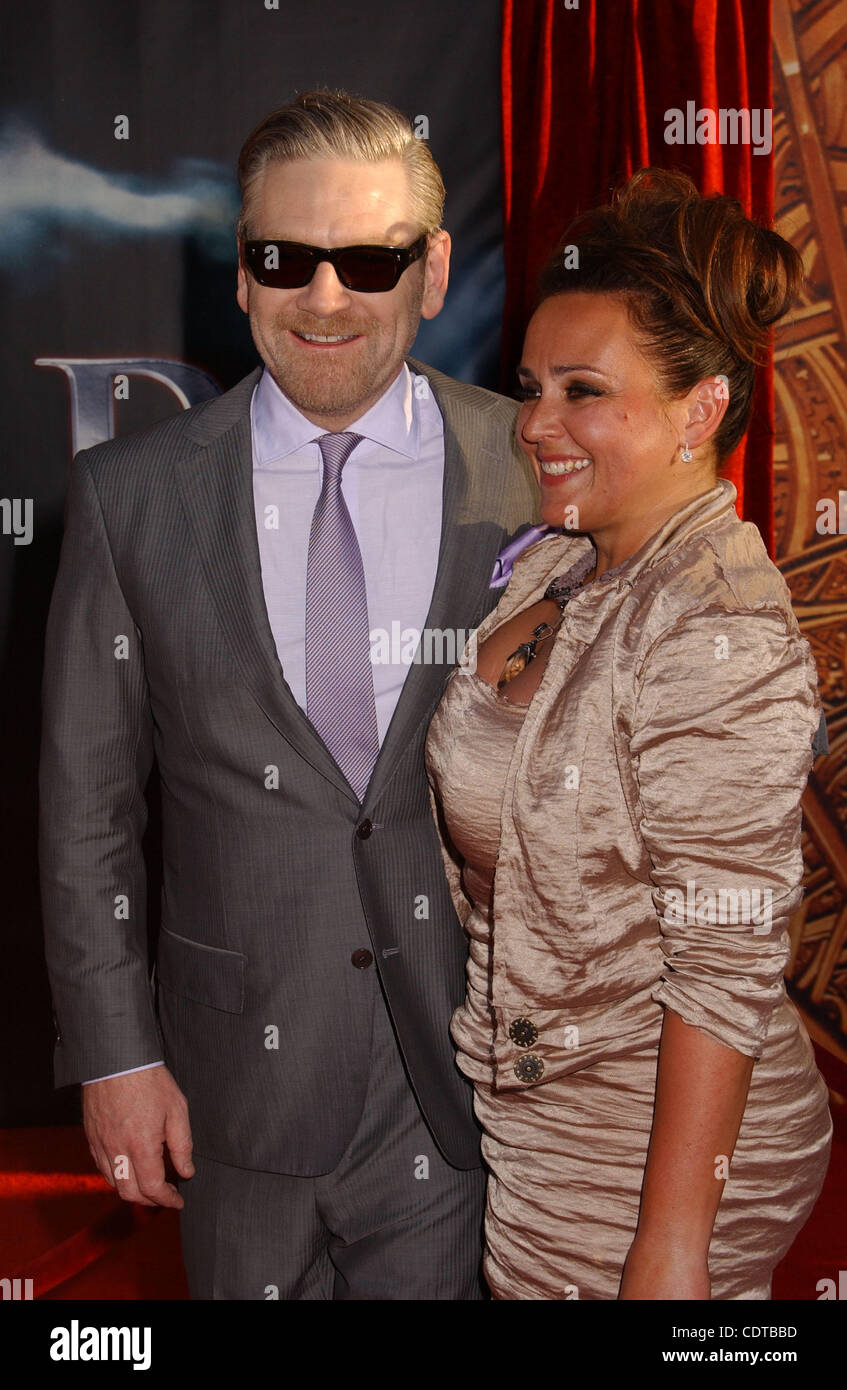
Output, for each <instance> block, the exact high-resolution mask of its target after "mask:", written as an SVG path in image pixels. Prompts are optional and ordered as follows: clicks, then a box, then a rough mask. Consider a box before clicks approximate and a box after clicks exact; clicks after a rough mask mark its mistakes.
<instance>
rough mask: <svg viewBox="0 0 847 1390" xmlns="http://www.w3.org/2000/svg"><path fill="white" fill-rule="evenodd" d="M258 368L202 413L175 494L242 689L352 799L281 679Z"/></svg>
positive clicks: (178, 471)
mask: <svg viewBox="0 0 847 1390" xmlns="http://www.w3.org/2000/svg"><path fill="white" fill-rule="evenodd" d="M260 375H261V369H257V370H256V371H255V372H254V373H252V374H251V375H250V376H249V377H245V379H244V380H243V381H241V382H239V383H238V385H237V386H235V387H233V389H232V391H228V392H227V393H226V395H225V396H221V397H219V399H218V400H217V401H215V402H213V403H212V405H210V406H209V407H207V409H206V410H205V411H204V412H202V413H201V414H200V415H199V417H198V419H197V421H196V422H195V423H194V424H193V427H192V428H190V429H189V431H187V434H188V436H189V437H190V438H192V439H193V441H194V442H195V444H196V445H200V446H201V447H195V448H193V449H192V450H191V452H190V453H186V454H184V455H183V456H182V457H181V458H180V459H179V460H178V462H177V464H176V467H175V472H176V481H177V487H178V489H179V493H180V497H181V499H182V504H183V508H184V511H185V516H186V519H187V521H188V525H189V527H190V530H191V533H192V536H193V538H194V542H195V544H196V546H197V549H198V551H199V553H200V557H201V561H202V565H203V572H204V574H205V577H206V583H207V584H208V586H209V589H210V591H211V594H212V598H213V599H214V603H215V608H216V610H217V613H218V617H219V619H220V623H221V627H222V628H223V631H224V633H225V634H226V637H227V639H228V641H229V644H230V646H231V648H232V651H233V654H234V656H235V659H236V661H237V662H238V665H239V667H240V669H241V673H242V677H243V679H244V682H245V684H246V685H247V686H248V688H249V689H250V691H251V693H252V694H253V697H254V699H255V700H256V701H257V702H258V704H259V705H260V707H261V708H262V710H263V711H264V713H265V714H266V715H267V717H268V719H269V720H270V721H271V723H272V724H273V725H274V727H275V728H276V729H278V730H279V732H280V733H281V734H282V736H283V738H284V739H286V740H287V741H288V742H289V743H290V744H291V745H292V747H293V748H295V749H296V751H297V752H298V753H299V754H300V756H301V757H303V758H305V759H306V761H307V762H308V763H310V764H311V765H312V767H314V768H315V770H316V771H317V772H319V773H321V775H322V776H324V777H326V778H327V779H328V780H329V781H330V782H332V784H333V786H336V787H338V788H339V790H341V791H343V792H345V793H346V794H347V795H348V796H349V797H351V798H352V799H353V800H354V801H357V800H358V799H357V797H356V795H355V793H354V792H353V790H352V789H351V787H350V785H349V783H348V782H347V779H346V777H345V776H344V774H343V772H342V771H341V769H340V768H339V767H338V764H337V763H336V761H335V759H334V758H333V756H332V754H331V753H330V752H329V750H328V749H327V748H326V746H325V744H324V742H323V740H322V739H321V737H320V735H319V734H318V733H317V732H316V731H315V729H314V728H313V727H312V725H311V724H310V723H309V720H308V719H307V718H306V716H305V714H304V713H303V711H302V710H301V708H300V706H299V705H298V704H297V701H296V700H295V699H294V696H293V695H292V693H291V690H290V689H289V687H288V684H287V682H286V681H285V678H284V676H283V674H282V667H281V666H280V663H279V657H278V656H277V652H276V643H275V642H274V639H273V633H272V632H271V627H270V622H269V621H268V610H267V606H266V604H265V595H264V590H263V588H262V570H261V561H260V558H259V542H258V538H257V536H256V513H255V506H254V500H253V450H252V442H251V438H250V399H251V396H252V394H253V388H254V386H255V385H256V382H257V381H258V380H259V377H260Z"/></svg>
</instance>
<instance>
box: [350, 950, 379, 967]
mask: <svg viewBox="0 0 847 1390" xmlns="http://www.w3.org/2000/svg"><path fill="white" fill-rule="evenodd" d="M350 960H351V961H352V963H353V965H355V967H356V969H357V970H367V968H368V966H369V965H373V963H374V958H373V956H372V955H371V953H370V951H366V950H365V948H364V946H362V947H360V949H359V950H358V951H354V952H353V954H352V956H351V957H350Z"/></svg>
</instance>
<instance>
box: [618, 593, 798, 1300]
mask: <svg viewBox="0 0 847 1390" xmlns="http://www.w3.org/2000/svg"><path fill="white" fill-rule="evenodd" d="M637 681H638V685H637V698H636V701H635V705H634V708H633V711H632V718H631V726H630V728H631V732H630V738H629V751H630V756H631V758H632V767H633V772H634V776H635V781H636V784H637V788H638V804H637V807H636V808H635V813H636V815H637V816H638V822H639V830H640V833H641V837H642V839H643V842H644V845H645V848H646V849H647V852H648V853H649V856H650V862H651V878H652V881H653V885H654V889H653V901H654V903H655V905H656V913H657V929H658V933H659V941H660V945H661V950H662V953H663V956H664V963H663V967H662V971H661V978H660V979H659V981H658V982H657V985H656V987H655V988H654V989H653V991H652V995H653V998H654V999H655V1000H657V1001H658V1002H659V1003H661V1004H662V1005H663V1006H664V1010H665V1016H664V1021H663V1028H662V1037H661V1042H660V1047H659V1061H658V1071H657V1083H656V1106H655V1112H654V1117H653V1128H652V1134H651V1139H650V1146H649V1149H648V1156H647V1161H646V1165H645V1173H644V1181H643V1185H642V1194H641V1212H640V1218H639V1224H638V1228H637V1232H636V1236H635V1238H634V1240H633V1244H632V1247H631V1250H630V1254H629V1258H628V1260H627V1263H626V1267H625V1271H624V1276H623V1279H622V1281H621V1288H620V1297H621V1298H626V1299H634V1298H642V1299H660V1298H672V1299H678V1298H708V1297H709V1270H708V1252H709V1242H710V1239H711V1234H712V1228H713V1225H714V1221H715V1217H716V1214H717V1211H718V1207H719V1203H720V1200H721V1196H722V1193H723V1187H724V1178H725V1175H726V1168H727V1167H728V1164H729V1160H730V1158H731V1157H732V1153H733V1149H734V1146H735V1143H736V1140H737V1137H738V1131H739V1127H740V1124H741V1119H742V1116H743V1113H744V1106H745V1103H746V1097H747V1089H748V1086H749V1082H750V1076H751V1073H752V1067H753V1060H754V1059H755V1058H756V1057H758V1056H760V1055H761V1052H762V1048H763V1046H764V1043H765V1039H766V1037H767V1033H768V1027H769V1023H770V1017H771V1014H772V1012H773V1010H774V1008H776V1007H777V1005H778V1004H779V1002H780V1000H781V999H783V998H784V995H785V989H784V984H783V979H782V976H783V970H784V968H785V963H786V961H787V959H788V953H789V939H788V932H787V925H788V920H789V916H790V913H791V912H792V911H793V910H794V908H795V907H796V906H797V904H798V903H799V901H800V898H801V896H802V873H803V861H802V854H801V849H800V797H801V795H802V792H803V787H804V786H805V782H806V778H807V775H808V771H809V767H810V765H811V740H812V736H813V734H814V731H815V727H816V724H817V717H818V716H817V709H816V698H815V675H814V665H813V662H812V658H811V654H810V652H809V649H808V644H807V643H806V642H805V641H804V639H803V638H802V637H801V636H800V634H799V632H798V631H797V630H796V627H794V626H793V625H792V624H791V621H790V618H789V617H787V616H783V614H782V613H780V612H774V611H772V610H767V609H760V610H757V611H753V612H745V611H743V610H742V611H721V609H719V608H717V606H715V607H713V608H710V609H709V610H705V611H701V612H697V613H692V614H689V615H687V616H686V617H685V618H684V619H682V620H681V621H679V622H678V623H676V624H675V625H673V626H672V627H671V628H670V629H669V630H668V631H667V632H666V633H665V634H664V636H663V637H662V638H661V639H660V640H658V641H657V642H655V643H654V644H653V646H652V647H651V648H650V650H649V652H648V654H647V657H646V659H645V660H644V662H643V665H642V668H641V669H640V671H639V672H638V677H637ZM722 1160H724V1161H722ZM731 1181H732V1179H731V1177H730V1182H731Z"/></svg>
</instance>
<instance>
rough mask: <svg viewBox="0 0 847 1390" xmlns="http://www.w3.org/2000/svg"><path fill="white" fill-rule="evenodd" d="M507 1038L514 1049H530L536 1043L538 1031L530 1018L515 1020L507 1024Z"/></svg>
mask: <svg viewBox="0 0 847 1390" xmlns="http://www.w3.org/2000/svg"><path fill="white" fill-rule="evenodd" d="M509 1037H510V1038H511V1039H512V1042H513V1043H514V1044H515V1046H516V1047H532V1044H533V1043H537V1042H538V1029H537V1028H536V1026H535V1024H534V1023H533V1022H532V1019H530V1018H516V1019H515V1020H514V1021H513V1022H512V1023H510V1024H509Z"/></svg>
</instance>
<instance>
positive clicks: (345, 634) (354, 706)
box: [306, 430, 379, 801]
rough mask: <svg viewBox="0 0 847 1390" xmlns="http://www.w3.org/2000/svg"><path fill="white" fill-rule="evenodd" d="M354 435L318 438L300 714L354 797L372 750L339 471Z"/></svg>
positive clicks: (363, 648) (358, 578) (367, 667)
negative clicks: (319, 468) (318, 481)
mask: <svg viewBox="0 0 847 1390" xmlns="http://www.w3.org/2000/svg"><path fill="white" fill-rule="evenodd" d="M361 439H362V435H360V434H353V433H352V432H351V431H349V430H348V431H347V432H346V433H343V434H323V435H321V436H320V438H319V439H318V445H319V447H320V451H321V455H322V457H323V462H324V467H323V486H322V487H321V493H320V497H319V498H318V500H317V504H316V506H315V511H314V515H313V517H312V529H311V531H310V533H309V558H308V562H307V567H306V713H307V714H308V717H309V719H310V720H311V722H312V724H313V725H314V727H315V728H316V729H317V731H318V733H319V734H320V736H321V738H322V739H323V741H324V743H325V744H326V746H327V748H328V749H329V751H330V753H331V754H332V756H333V757H334V758H335V761H336V762H337V763H338V766H339V767H340V768H341V771H342V772H343V773H344V775H345V777H346V778H347V781H348V782H349V783H350V786H351V787H352V788H353V790H354V791H355V793H356V795H357V796H358V798H359V800H360V801H361V800H362V799H363V798H364V794H365V790H366V788H367V785H368V782H369V781H370V778H371V773H372V771H373V767H374V763H375V762H376V759H377V755H378V753H379V730H378V727H377V722H376V701H375V699H374V682H373V664H372V662H371V644H370V625H369V622H368V595H367V590H366V588H365V571H364V567H363V565H362V554H361V551H360V550H359V542H358V540H357V539H356V532H355V529H354V527H353V522H352V521H351V519H350V513H349V512H348V510H347V503H346V502H345V501H344V497H343V495H342V492H341V470H342V468H343V467H344V465H345V463H346V462H347V460H348V458H349V457H350V455H351V453H352V452H353V450H354V449H355V447H356V445H357V444H358V443H359V441H360V440H361Z"/></svg>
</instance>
